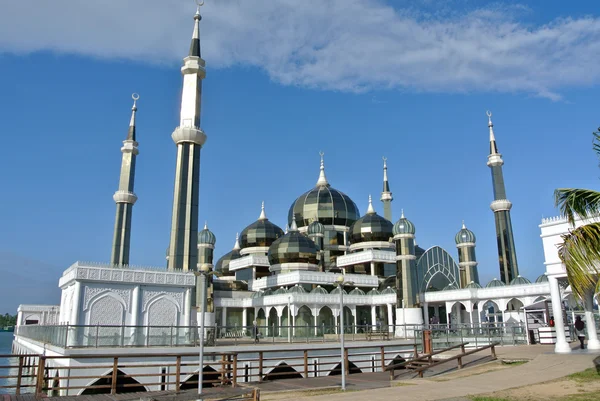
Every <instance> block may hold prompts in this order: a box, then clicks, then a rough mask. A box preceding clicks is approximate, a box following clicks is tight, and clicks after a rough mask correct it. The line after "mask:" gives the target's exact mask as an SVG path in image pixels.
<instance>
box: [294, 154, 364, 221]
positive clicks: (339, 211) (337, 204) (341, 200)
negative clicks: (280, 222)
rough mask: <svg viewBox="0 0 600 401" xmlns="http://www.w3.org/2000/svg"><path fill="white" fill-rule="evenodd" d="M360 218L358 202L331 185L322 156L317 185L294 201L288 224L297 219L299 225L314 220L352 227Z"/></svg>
mask: <svg viewBox="0 0 600 401" xmlns="http://www.w3.org/2000/svg"><path fill="white" fill-rule="evenodd" d="M359 218H360V212H359V211H358V207H357V206H356V203H354V201H353V200H352V199H350V197H349V196H348V195H346V194H344V193H342V192H340V191H338V190H337V189H334V188H333V187H331V186H330V185H329V182H328V181H327V178H326V177H325V167H324V165H323V158H322V157H321V172H320V175H319V180H318V181H317V185H316V186H315V187H314V188H312V189H311V190H309V191H308V192H305V193H303V194H302V195H300V196H299V197H298V199H296V200H295V201H294V203H292V206H291V207H290V211H289V213H288V224H290V225H291V224H292V220H293V219H296V224H297V225H298V227H306V226H308V225H309V224H311V223H312V222H314V221H318V222H319V223H321V224H324V225H326V226H330V225H336V226H344V227H350V226H351V225H352V224H353V223H354V222H355V221H356V220H358V219H359Z"/></svg>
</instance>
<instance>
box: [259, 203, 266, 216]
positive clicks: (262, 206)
mask: <svg viewBox="0 0 600 401" xmlns="http://www.w3.org/2000/svg"><path fill="white" fill-rule="evenodd" d="M258 219H259V220H267V214H266V213H265V201H262V205H261V207H260V216H258Z"/></svg>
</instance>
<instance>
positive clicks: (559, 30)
mask: <svg viewBox="0 0 600 401" xmlns="http://www.w3.org/2000/svg"><path fill="white" fill-rule="evenodd" d="M0 1H1V2H2V13H1V14H0V50H1V51H5V52H6V51H8V52H17V53H23V52H25V53H27V52H34V51H38V50H51V51H56V52H66V53H77V54H84V55H89V56H94V57H103V58H126V59H133V60H137V61H140V62H153V63H164V62H166V63H172V62H178V61H179V60H180V59H181V57H182V55H183V54H185V51H186V47H187V46H188V38H189V37H190V35H191V29H192V20H191V15H192V13H193V11H194V10H193V2H191V1H187V0H185V1H182V0H126V1H123V0H96V1H75V0H53V1H25V0H0ZM517 9H518V7H517V8H515V7H512V8H510V9H508V8H504V7H502V6H497V5H496V6H495V7H493V8H484V9H475V10H470V11H463V12H462V13H461V12H457V11H456V10H454V11H451V12H444V13H443V15H439V14H435V15H432V14H424V13H419V11H415V9H411V10H402V9H394V8H392V7H391V6H390V5H389V3H386V2H385V1H383V0H303V1H297V0H269V1H246V0H207V2H206V6H205V7H204V8H203V15H204V20H203V24H202V37H203V42H202V43H203V52H204V57H205V59H206V60H207V63H208V66H209V67H210V68H222V67H229V66H233V65H246V66H254V67H258V68H261V69H263V70H264V71H265V72H266V73H267V74H268V75H269V76H270V77H271V79H273V80H274V81H276V82H279V83H281V84H283V85H299V86H304V87H308V88H316V89H321V90H338V91H351V92H360V91H368V90H373V89H402V90H410V91H426V92H469V91H496V92H520V93H527V94H532V95H536V96H543V97H548V98H551V99H558V98H560V91H561V90H562V89H564V88H570V87H580V86H590V85H595V84H598V83H600V63H598V54H600V18H598V17H583V18H577V19H574V18H568V17H565V18H562V19H556V20H553V21H548V22H547V23H546V24H543V25H538V26H530V25H527V24H525V23H524V22H521V21H520V20H519V18H518V15H519V13H518V12H515V10H517Z"/></svg>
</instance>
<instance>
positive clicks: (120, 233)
mask: <svg viewBox="0 0 600 401" xmlns="http://www.w3.org/2000/svg"><path fill="white" fill-rule="evenodd" d="M131 97H132V99H133V107H132V108H131V121H130V122H129V131H128V132H127V139H125V140H124V141H123V147H122V148H121V152H122V153H123V158H122V161H121V177H120V179H119V189H118V190H117V191H116V192H115V194H114V195H113V199H114V200H115V203H116V204H117V214H116V217H115V232H114V235H113V244H112V253H111V256H110V263H111V264H113V265H128V264H129V241H130V239H131V212H132V211H133V205H134V204H135V202H136V201H137V196H136V195H135V193H133V182H134V178H135V159H136V157H137V155H138V153H139V151H138V143H137V142H136V140H135V113H136V112H137V100H138V99H139V98H140V96H139V95H138V94H137V93H134V94H133V95H131Z"/></svg>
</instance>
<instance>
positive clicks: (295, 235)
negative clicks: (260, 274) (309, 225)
mask: <svg viewBox="0 0 600 401" xmlns="http://www.w3.org/2000/svg"><path fill="white" fill-rule="evenodd" d="M317 253H318V249H317V245H316V244H315V243H314V242H313V240H311V239H310V238H308V237H307V236H305V235H303V234H301V233H300V232H299V231H298V228H297V227H296V220H292V226H291V227H290V228H289V231H288V233H287V234H285V235H284V236H282V237H280V238H278V239H277V240H276V241H275V242H273V244H272V245H271V246H270V247H269V253H268V257H269V263H270V264H271V265H279V264H282V263H310V264H313V265H316V264H318V261H317Z"/></svg>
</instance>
